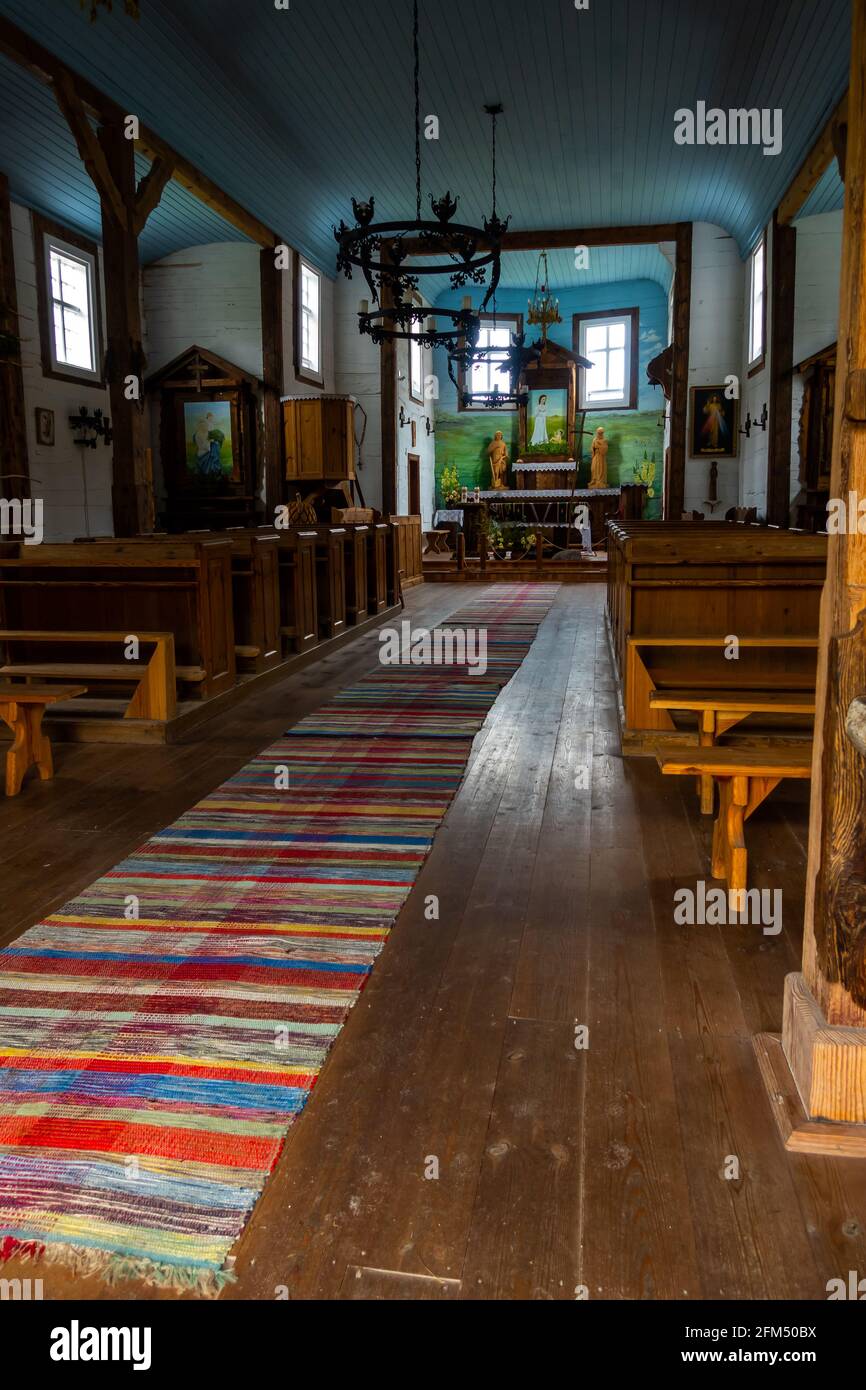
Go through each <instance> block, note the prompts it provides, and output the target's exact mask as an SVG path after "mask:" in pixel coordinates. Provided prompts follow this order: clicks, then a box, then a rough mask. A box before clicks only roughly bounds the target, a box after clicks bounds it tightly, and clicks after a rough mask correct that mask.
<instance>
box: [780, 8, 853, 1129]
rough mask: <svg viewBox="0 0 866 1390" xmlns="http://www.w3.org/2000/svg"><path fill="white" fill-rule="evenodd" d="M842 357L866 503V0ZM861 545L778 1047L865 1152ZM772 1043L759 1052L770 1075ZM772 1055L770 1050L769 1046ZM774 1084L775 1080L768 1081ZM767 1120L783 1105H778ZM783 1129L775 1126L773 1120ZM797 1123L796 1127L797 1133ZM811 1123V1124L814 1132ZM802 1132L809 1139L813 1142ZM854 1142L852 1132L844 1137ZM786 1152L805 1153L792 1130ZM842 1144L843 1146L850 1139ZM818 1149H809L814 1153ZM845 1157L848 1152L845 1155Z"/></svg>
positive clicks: (819, 726)
mask: <svg viewBox="0 0 866 1390" xmlns="http://www.w3.org/2000/svg"><path fill="white" fill-rule="evenodd" d="M851 9H852V43H851V85H850V88H849V94H848V102H849V121H848V145H847V156H846V182H845V212H844V222H843V232H842V277H841V281H842V283H841V304H840V314H839V357H838V366H837V377H836V388H837V389H836V410H835V421H834V430H833V460H832V468H831V481H830V495H831V496H832V497H840V498H844V499H848V498H849V497H850V495H851V493H854V494H855V495H856V496H860V497H864V496H866V0H852V6H851ZM864 634H866V538H864V537H863V536H862V535H860V534H859V533H858V531H857V526H856V517H855V518H854V520H853V525H851V526H849V529H848V533H847V534H845V535H832V536H830V537H829V542H828V555H827V580H826V583H825V585H824V592H823V599H822V606H821V626H820V647H819V662H818V685H817V699H816V711H815V740H814V761H813V765H812V801H811V815H810V822H809V857H808V865H807V872H806V918H805V928H804V943H803V971H802V974H798V975H789V976H788V978H787V980H786V986H785V1010H784V1021H783V1031H782V1049H783V1051H784V1057H785V1059H786V1061H787V1066H788V1068H789V1069H790V1074H791V1075H792V1077H793V1081H794V1082H796V1090H797V1092H798V1093H799V1102H800V1103H801V1105H802V1114H803V1116H804V1120H803V1124H804V1125H809V1124H810V1123H811V1122H812V1121H815V1120H817V1119H823V1120H826V1121H831V1122H833V1123H829V1124H824V1125H821V1126H820V1130H821V1131H822V1132H823V1133H824V1134H825V1136H826V1141H825V1144H824V1148H825V1151H827V1152H839V1151H840V1146H839V1144H838V1142H836V1141H835V1140H834V1137H833V1135H834V1130H835V1129H836V1127H837V1126H842V1127H845V1128H846V1132H847V1131H850V1129H851V1126H852V1124H853V1125H856V1126H860V1127H861V1128H860V1129H859V1130H857V1131H856V1133H855V1138H856V1137H857V1135H859V1139H858V1141H857V1150H856V1151H857V1152H859V1153H861V1154H863V1155H866V757H864V755H863V753H862V752H861V751H860V750H859V748H858V747H857V746H856V745H855V743H854V742H853V741H852V740H851V739H850V738H849V737H848V735H847V733H846V727H845V724H846V716H847V713H848V709H849V707H850V705H851V703H852V702H853V701H854V700H855V699H856V698H859V697H861V696H862V695H863V694H864V693H866V635H864ZM771 1044H772V1040H770V1041H769V1042H768V1040H767V1035H765V1034H762V1035H760V1037H759V1038H758V1039H757V1040H756V1049H757V1051H758V1055H759V1058H761V1059H762V1070H763V1072H764V1075H765V1078H770V1077H771V1076H772V1075H775V1078H776V1081H775V1084H776V1086H777V1090H778V1089H779V1088H780V1083H779V1073H778V1066H777V1067H776V1070H775V1072H774V1071H773V1067H771V1066H770V1065H769V1063H768V1060H767V1059H768V1057H770V1059H771V1060H772V1046H771ZM775 1048H776V1057H777V1059H778V1057H779V1055H780V1054H779V1053H778V1044H775ZM770 1084H772V1082H770ZM774 1113H776V1114H777V1115H781V1113H782V1110H781V1108H780V1107H779V1106H778V1104H777V1105H775V1106H774ZM780 1123H781V1122H780ZM801 1128H802V1126H801ZM815 1128H816V1126H815V1125H814V1124H812V1125H811V1130H812V1131H814V1129H815ZM812 1137H814V1136H811V1137H810V1143H811V1142H812ZM848 1137H849V1138H850V1135H849V1136H848ZM786 1142H787V1144H788V1147H789V1148H797V1147H802V1144H801V1143H800V1141H799V1140H798V1138H797V1126H796V1125H794V1127H793V1129H792V1128H791V1126H790V1125H789V1126H788V1132H787V1135H786ZM846 1142H847V1140H846ZM813 1147H814V1146H813ZM846 1151H847V1152H851V1149H850V1148H848V1149H847V1150H846Z"/></svg>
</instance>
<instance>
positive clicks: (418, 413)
mask: <svg viewBox="0 0 866 1390" xmlns="http://www.w3.org/2000/svg"><path fill="white" fill-rule="evenodd" d="M358 336H359V337H360V334H359V335H358ZM432 372H433V354H432V352H430V350H429V349H428V348H425V349H423V350H422V353H421V374H422V381H426V379H427V377H429V376H430V375H431V374H432ZM422 394H423V392H422ZM401 405H402V407H403V412H404V418H405V420H406V424H405V425H402V426H401V424H400V407H401ZM428 416H429V419H430V424H431V425H433V426H435V423H436V417H435V415H434V413H433V402H432V401H427V402H425V403H424V404H419V403H418V401H413V400H412V398H411V396H410V395H409V344H408V342H406V343H398V344H397V515H398V516H406V515H407V514H408V512H409V455H410V454H415V455H416V456H417V458H418V459H419V463H420V467H419V473H420V478H421V524H422V526H423V527H424V528H429V527H431V526H432V525H433V508H434V503H435V491H436V479H435V472H436V440H435V437H434V436H433V435H432V434H431V435H429V436H428V434H427V430H426V428H425V423H424V422H425V420H426V419H427V418H428ZM412 420H414V421H415V447H414V448H413V447H412V426H411V423H410V422H411V421H412Z"/></svg>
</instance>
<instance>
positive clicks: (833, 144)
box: [776, 92, 848, 227]
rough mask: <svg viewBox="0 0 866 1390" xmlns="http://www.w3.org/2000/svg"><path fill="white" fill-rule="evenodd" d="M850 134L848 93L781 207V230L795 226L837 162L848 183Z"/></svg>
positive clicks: (798, 174)
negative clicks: (847, 157) (801, 212)
mask: <svg viewBox="0 0 866 1390" xmlns="http://www.w3.org/2000/svg"><path fill="white" fill-rule="evenodd" d="M847 130H848V93H847V92H846V93H845V95H844V96H843V98H842V100H841V101H840V102H839V105H838V106H837V107H836V109H835V111H834V112H833V114H832V116H831V117H830V119H829V121H828V122H827V124H826V125H825V126H824V129H823V130H822V131H821V134H820V135H819V136H818V139H817V140H816V141H815V143H814V145H813V146H812V148H811V150H810V151H809V153H808V154H807V155H806V158H805V159H804V160H803V163H802V164H801V165H800V168H799V169H798V170H797V172H796V174H795V175H794V178H793V180H792V181H791V184H790V186H789V188H788V191H787V192H786V193H785V195H784V197H783V198H782V200H781V202H780V203H779V208H778V212H777V214H776V216H777V221H778V223H779V226H780V227H786V226H788V225H789V224H790V223H791V222H793V220H794V218H795V217H796V216H797V213H798V212H799V211H800V209H801V208H802V206H803V204H804V203H805V201H806V199H807V198H808V197H809V194H810V193H811V192H812V191H813V189H815V188H816V187H817V185H818V181H819V179H820V178H821V177H822V175H823V174H824V173H825V172H826V170H827V169H828V168H829V167H830V165H831V164H832V162H833V160H834V159H838V160H839V172H840V175H841V177H842V179H843V180H844V178H845V141H846V136H847Z"/></svg>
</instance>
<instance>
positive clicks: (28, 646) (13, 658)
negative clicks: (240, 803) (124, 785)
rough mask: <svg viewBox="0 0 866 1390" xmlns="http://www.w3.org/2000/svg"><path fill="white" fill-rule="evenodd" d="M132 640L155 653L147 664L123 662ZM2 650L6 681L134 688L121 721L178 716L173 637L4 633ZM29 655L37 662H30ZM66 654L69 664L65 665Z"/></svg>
mask: <svg viewBox="0 0 866 1390" xmlns="http://www.w3.org/2000/svg"><path fill="white" fill-rule="evenodd" d="M133 635H134V636H135V637H137V639H138V643H139V647H145V648H147V647H152V648H153V650H152V652H151V653H150V655H149V656H148V657H147V658H146V659H145V660H138V661H127V660H125V652H126V649H127V646H128V643H129V638H130V636H133ZM0 646H2V647H3V649H4V664H3V665H2V666H0V676H3V677H4V678H5V679H6V681H9V680H22V681H23V680H27V681H32V680H34V679H36V680H39V681H40V682H45V681H51V680H60V681H68V680H85V681H87V683H88V685H93V684H96V683H99V682H107V683H108V684H109V685H121V686H122V685H126V684H129V683H132V684H133V685H134V687H135V689H134V691H133V694H132V697H131V699H130V701H129V704H128V705H127V707H126V709H125V710H124V714H123V717H124V719H158V720H162V721H164V722H167V721H168V720H169V719H173V718H174V716H175V713H176V711H177V689H176V672H175V661H174V634H173V633H171V632H139V633H135V634H132V633H126V632H58V631H54V632H34V631H29V632H28V631H19V632H13V631H10V630H8V629H2V630H0ZM46 646H47V647H49V648H50V649H51V651H50V659H49V660H45V659H44V658H45V655H46V653H45V651H44V650H43V648H44V647H46ZM111 647H116V648H117V652H116V653H112V652H111V650H110V648H111ZM91 648H93V649H96V650H97V651H98V653H99V656H98V657H93V656H89V655H88V649H91ZM22 649H23V651H22ZM76 649H78V650H76ZM82 649H83V650H82ZM106 649H109V650H106ZM31 650H35V652H36V655H37V658H41V659H36V660H34V659H33V658H32V657H30V656H29V655H28V653H29V652H30V651H31ZM67 653H69V654H71V656H72V658H73V659H72V660H64V659H63V658H64V657H65V656H66V655H67ZM100 657H107V660H100V659H99V658H100ZM113 657H114V659H112V658H113ZM58 658H59V659H58ZM16 688H17V687H16ZM22 688H24V689H26V688H27V687H22Z"/></svg>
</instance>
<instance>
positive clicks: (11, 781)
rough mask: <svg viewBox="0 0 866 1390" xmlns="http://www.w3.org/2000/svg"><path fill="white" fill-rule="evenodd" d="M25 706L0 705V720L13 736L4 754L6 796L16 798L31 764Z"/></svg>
mask: <svg viewBox="0 0 866 1390" xmlns="http://www.w3.org/2000/svg"><path fill="white" fill-rule="evenodd" d="M26 710H27V706H26V705H18V704H14V703H13V702H12V701H9V702H7V703H5V704H2V705H0V719H2V720H3V722H4V723H5V724H8V725H9V728H10V729H11V730H12V733H13V735H14V737H13V740H12V747H11V748H10V749H9V750H8V752H7V754H6V795H7V796H17V795H18V793H19V792H20V790H21V783H22V782H23V781H24V774H25V772H26V771H27V769H28V767H30V764H31V763H32V762H33V754H32V747H31V742H30V724H29V721H28V719H27V714H26Z"/></svg>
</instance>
